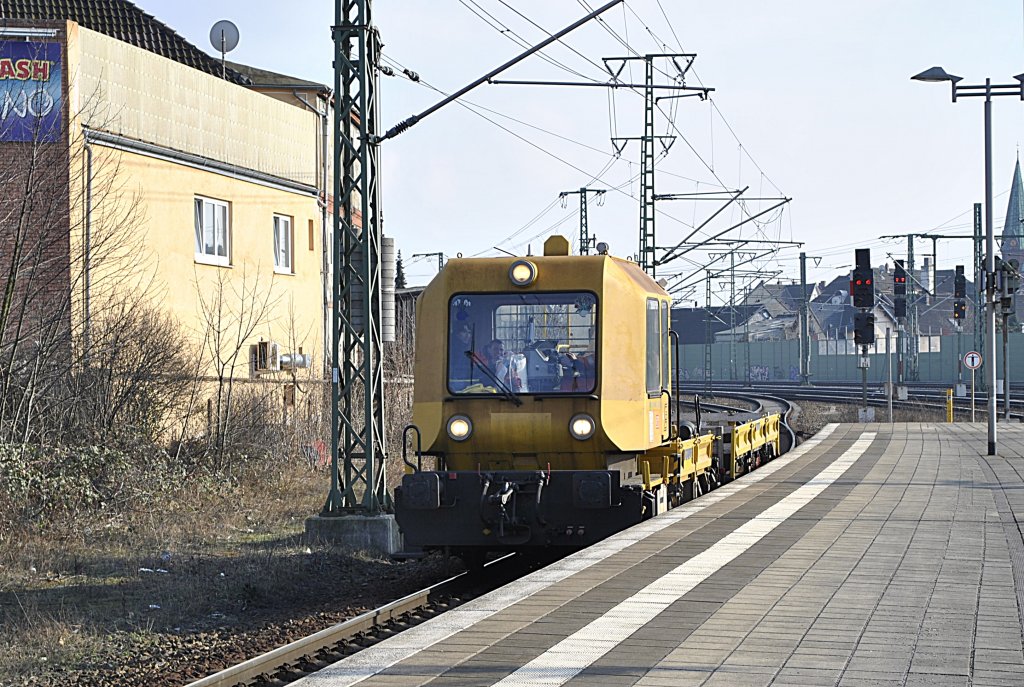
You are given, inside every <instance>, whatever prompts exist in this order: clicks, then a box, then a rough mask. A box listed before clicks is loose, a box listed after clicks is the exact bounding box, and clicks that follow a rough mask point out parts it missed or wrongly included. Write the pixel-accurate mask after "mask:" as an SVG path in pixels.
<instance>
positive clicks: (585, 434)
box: [569, 413, 597, 441]
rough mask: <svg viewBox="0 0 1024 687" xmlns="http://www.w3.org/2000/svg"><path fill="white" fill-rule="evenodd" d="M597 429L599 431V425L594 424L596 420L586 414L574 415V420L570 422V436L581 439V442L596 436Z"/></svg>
mask: <svg viewBox="0 0 1024 687" xmlns="http://www.w3.org/2000/svg"><path fill="white" fill-rule="evenodd" d="M595 429H597V423H595V422H594V418H592V417H590V416H589V415H587V414H586V413H580V414H579V415H573V416H572V419H571V420H569V434H571V435H572V436H573V438H574V439H579V440H580V441H583V440H585V439H589V438H590V437H592V436H594V430H595Z"/></svg>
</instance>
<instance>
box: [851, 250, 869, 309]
mask: <svg viewBox="0 0 1024 687" xmlns="http://www.w3.org/2000/svg"><path fill="white" fill-rule="evenodd" d="M856 256H857V260H856V265H855V267H854V268H853V278H852V279H851V280H850V293H851V295H852V296H853V307H855V308H873V307H875V279H874V277H875V274H874V270H872V269H871V251H870V250H868V249H867V248H858V249H857V250H856Z"/></svg>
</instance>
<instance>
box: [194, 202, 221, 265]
mask: <svg viewBox="0 0 1024 687" xmlns="http://www.w3.org/2000/svg"><path fill="white" fill-rule="evenodd" d="M192 208H193V224H194V227H195V259H196V262H198V263H202V264H204V265H221V266H223V267H230V265H231V206H230V205H229V204H228V203H226V202H224V201H223V200H215V199H213V198H207V197H205V196H196V197H195V200H194V201H193V205H192ZM208 211H209V212H208ZM211 218H212V220H213V226H212V227H210V226H208V225H209V224H210V220H211ZM218 219H219V220H221V224H222V226H221V227H218V226H217V223H218ZM218 234H220V238H221V242H222V243H223V255H221V254H220V251H218V250H217V246H218V241H217V239H218ZM207 238H212V241H213V243H212V244H211V245H212V252H208V251H207V250H206V242H205V241H204V239H207Z"/></svg>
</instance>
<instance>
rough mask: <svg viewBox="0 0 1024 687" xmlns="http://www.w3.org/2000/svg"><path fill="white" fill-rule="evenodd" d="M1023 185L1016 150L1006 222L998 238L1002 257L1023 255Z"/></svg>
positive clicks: (1018, 154) (1018, 153)
mask: <svg viewBox="0 0 1024 687" xmlns="http://www.w3.org/2000/svg"><path fill="white" fill-rule="evenodd" d="M1022 220H1024V185H1022V183H1021V177H1020V151H1018V152H1017V165H1016V166H1015V167H1014V168H1013V183H1011V184H1010V201H1009V203H1008V204H1007V206H1006V222H1005V223H1004V224H1003V235H1002V237H1001V238H1000V252H1001V253H1002V254H1003V258H1004V259H1009V258H1017V259H1018V260H1020V259H1021V257H1022V256H1024V225H1022V224H1021V221H1022Z"/></svg>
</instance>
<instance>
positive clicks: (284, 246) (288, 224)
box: [274, 215, 295, 274]
mask: <svg viewBox="0 0 1024 687" xmlns="http://www.w3.org/2000/svg"><path fill="white" fill-rule="evenodd" d="M292 246H293V243H292V219H291V217H284V216H282V215H274V271H275V272H283V273H285V274H293V273H294V272H295V265H294V262H293V260H292Z"/></svg>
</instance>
